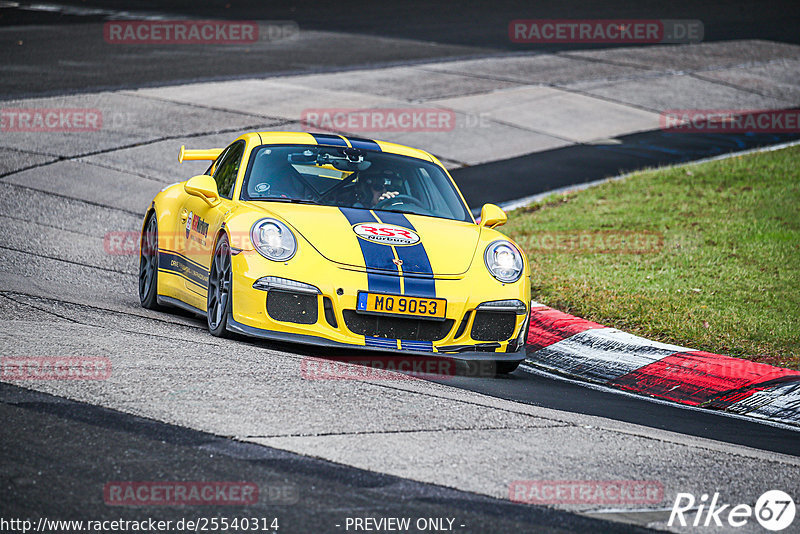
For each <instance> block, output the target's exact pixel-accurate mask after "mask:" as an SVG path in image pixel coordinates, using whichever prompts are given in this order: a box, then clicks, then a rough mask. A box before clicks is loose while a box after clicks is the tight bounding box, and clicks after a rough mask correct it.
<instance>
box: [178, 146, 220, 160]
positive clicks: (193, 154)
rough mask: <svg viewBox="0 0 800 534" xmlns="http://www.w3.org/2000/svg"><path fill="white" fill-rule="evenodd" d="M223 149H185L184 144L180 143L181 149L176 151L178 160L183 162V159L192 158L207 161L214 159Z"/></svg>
mask: <svg viewBox="0 0 800 534" xmlns="http://www.w3.org/2000/svg"><path fill="white" fill-rule="evenodd" d="M223 150H225V149H224V148H208V149H206V150H186V147H185V146H184V145H181V151H180V152H178V161H179V162H180V163H183V162H184V161H193V160H208V161H216V160H217V158H218V157H219V155H220V154H222V151H223Z"/></svg>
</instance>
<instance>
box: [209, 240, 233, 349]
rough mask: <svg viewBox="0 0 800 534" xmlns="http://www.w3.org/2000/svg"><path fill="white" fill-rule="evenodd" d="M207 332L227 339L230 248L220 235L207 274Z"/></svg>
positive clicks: (229, 299) (229, 305)
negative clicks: (209, 270)
mask: <svg viewBox="0 0 800 534" xmlns="http://www.w3.org/2000/svg"><path fill="white" fill-rule="evenodd" d="M206 309H207V310H208V313H207V317H208V331H209V332H211V335H212V336H217V337H227V335H228V329H227V326H228V314H229V313H230V311H231V247H230V245H229V244H228V236H227V234H222V236H221V237H220V238H219V241H217V246H216V247H215V248H214V258H213V260H212V261H211V272H209V273H208V300H207V307H206Z"/></svg>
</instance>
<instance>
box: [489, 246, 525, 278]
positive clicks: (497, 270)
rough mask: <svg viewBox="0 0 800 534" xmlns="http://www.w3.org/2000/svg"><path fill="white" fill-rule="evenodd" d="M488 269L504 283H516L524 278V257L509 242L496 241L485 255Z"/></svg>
mask: <svg viewBox="0 0 800 534" xmlns="http://www.w3.org/2000/svg"><path fill="white" fill-rule="evenodd" d="M483 259H484V261H485V262H486V268H487V269H489V272H490V273H492V276H494V277H495V278H497V279H498V280H500V281H501V282H503V283H506V284H509V283H511V282H516V281H517V280H519V277H520V276H522V266H523V265H524V264H523V262H522V255H521V254H520V253H519V251H518V250H517V247H515V246H514V245H512V244H511V243H509V242H508V241H494V242H492V243H491V244H490V245H489V246H488V247H486V253H485V254H484V255H483Z"/></svg>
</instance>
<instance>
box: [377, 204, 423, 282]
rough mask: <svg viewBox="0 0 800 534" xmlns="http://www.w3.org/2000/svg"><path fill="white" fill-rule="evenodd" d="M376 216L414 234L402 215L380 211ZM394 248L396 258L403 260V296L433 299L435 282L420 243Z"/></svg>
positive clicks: (411, 226) (412, 228) (409, 223)
mask: <svg viewBox="0 0 800 534" xmlns="http://www.w3.org/2000/svg"><path fill="white" fill-rule="evenodd" d="M377 215H378V217H379V218H380V219H381V222H384V223H386V224H394V225H397V226H402V227H403V228H408V229H409V230H414V231H415V232H416V229H415V228H414V225H413V224H411V221H409V220H408V219H407V218H406V216H405V215H403V214H402V213H392V212H388V211H381V212H379V213H378V214H377ZM394 248H395V251H397V257H398V258H399V259H401V260H403V274H404V275H405V277H404V279H403V282H404V285H405V294H406V295H409V296H412V297H435V296H436V281H435V280H434V279H433V267H432V266H431V262H430V260H429V259H428V253H427V252H425V246H424V245H423V244H422V242H421V241H420V242H419V243H417V244H415V245H410V246H397V247H394ZM406 273H408V274H406Z"/></svg>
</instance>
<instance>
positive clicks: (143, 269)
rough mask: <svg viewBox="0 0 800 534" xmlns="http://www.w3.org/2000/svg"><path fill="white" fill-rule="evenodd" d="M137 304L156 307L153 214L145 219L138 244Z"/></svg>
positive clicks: (156, 239) (156, 282) (156, 262)
mask: <svg viewBox="0 0 800 534" xmlns="http://www.w3.org/2000/svg"><path fill="white" fill-rule="evenodd" d="M139 245H140V252H139V302H140V303H141V304H142V308H147V309H148V310H157V309H159V305H158V221H157V220H156V214H155V212H153V213H151V214H150V216H149V217H148V218H147V222H146V223H145V225H144V230H142V237H141V241H140V243H139Z"/></svg>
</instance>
